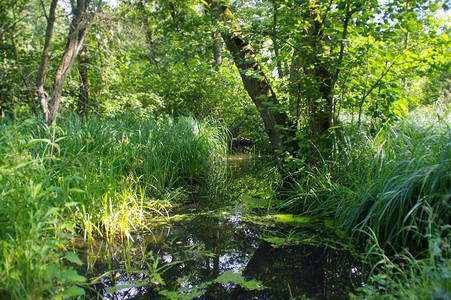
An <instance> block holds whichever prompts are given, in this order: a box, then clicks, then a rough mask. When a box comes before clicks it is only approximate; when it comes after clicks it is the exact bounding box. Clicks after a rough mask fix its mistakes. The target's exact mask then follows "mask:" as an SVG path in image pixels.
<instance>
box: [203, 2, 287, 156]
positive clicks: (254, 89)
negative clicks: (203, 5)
mask: <svg viewBox="0 0 451 300" xmlns="http://www.w3.org/2000/svg"><path fill="white" fill-rule="evenodd" d="M207 3H208V5H209V7H210V11H211V12H212V16H213V17H214V18H216V19H223V20H225V21H231V20H232V19H233V14H232V12H231V11H230V9H229V8H228V7H227V6H225V5H224V1H213V0H207ZM231 31H232V32H222V33H221V35H222V39H223V40H224V43H225V45H226V47H227V49H228V50H229V52H230V53H231V54H232V56H233V60H234V62H235V65H236V67H237V68H238V71H239V73H240V76H241V79H242V81H243V85H244V88H245V89H246V91H247V92H248V94H249V96H250V97H251V99H252V101H253V103H254V104H255V106H256V107H257V108H258V111H259V113H260V116H261V118H262V120H263V123H264V124H265V128H266V130H267V131H268V136H269V140H270V141H271V145H272V148H273V150H274V153H275V155H276V157H280V154H281V153H282V151H283V147H284V140H283V134H284V132H283V128H284V127H285V125H286V122H287V115H286V114H285V113H284V112H280V111H279V108H280V104H279V102H278V100H277V98H276V95H275V94H274V92H273V90H272V88H271V85H270V84H269V81H268V78H267V77H266V75H265V74H264V72H263V70H262V68H261V66H260V65H259V64H258V62H257V60H256V57H255V53H254V52H253V51H252V49H251V47H250V44H249V43H248V42H246V41H245V40H243V39H242V38H241V37H239V34H240V28H239V25H238V24H237V23H234V24H233V25H232V28H231Z"/></svg>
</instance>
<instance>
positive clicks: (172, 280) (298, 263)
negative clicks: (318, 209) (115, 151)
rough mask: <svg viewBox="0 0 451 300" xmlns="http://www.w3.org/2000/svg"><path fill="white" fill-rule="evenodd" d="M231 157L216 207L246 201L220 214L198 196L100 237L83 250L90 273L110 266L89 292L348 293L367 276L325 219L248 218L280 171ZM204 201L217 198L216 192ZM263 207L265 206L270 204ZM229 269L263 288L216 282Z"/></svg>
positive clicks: (139, 295) (128, 295)
mask: <svg viewBox="0 0 451 300" xmlns="http://www.w3.org/2000/svg"><path fill="white" fill-rule="evenodd" d="M230 164H231V171H230V174H231V175H230V176H231V181H230V182H229V183H228V184H227V185H226V188H225V189H224V190H220V191H218V192H217V193H216V194H215V195H216V196H215V197H217V199H216V200H218V203H219V207H221V206H222V207H223V206H224V203H236V202H241V205H236V206H233V207H232V208H228V209H227V211H228V214H224V215H219V214H216V215H215V214H205V213H199V209H201V208H202V207H205V205H204V204H205V203H200V202H199V203H198V206H193V207H191V210H190V211H189V214H190V215H191V217H190V218H187V219H181V220H177V221H176V222H172V223H170V224H165V225H159V226H158V227H156V228H153V229H152V233H149V232H147V233H141V234H138V235H136V236H134V241H130V242H128V243H125V244H117V245H113V246H112V245H108V244H105V243H102V242H98V243H97V244H99V245H98V246H96V247H92V248H91V249H89V251H86V255H85V257H84V260H85V261H87V262H88V264H87V266H88V271H87V272H88V273H85V274H86V275H87V276H88V277H90V278H95V277H96V276H101V275H102V274H105V272H108V273H107V274H106V275H105V276H102V277H99V280H98V282H97V283H96V284H95V285H93V286H92V290H91V291H87V298H90V299H92V298H96V297H98V298H101V299H167V297H165V296H163V295H162V293H166V292H167V291H169V292H171V291H172V292H175V294H172V296H174V295H175V299H190V298H191V297H196V299H290V298H291V297H293V298H296V297H297V298H303V297H309V298H312V299H348V298H349V296H348V295H349V292H352V291H353V290H354V289H355V288H356V287H359V286H361V282H362V278H363V277H364V275H365V274H362V273H364V272H362V266H361V263H360V262H359V261H357V260H356V259H355V257H354V256H353V255H352V253H351V252H350V251H349V250H348V249H347V248H346V247H340V246H339V245H340V244H339V243H336V242H335V241H337V240H339V238H338V237H337V236H336V235H335V234H334V233H333V231H332V230H322V229H321V228H322V225H320V224H313V225H305V226H297V227H293V226H286V225H283V224H280V223H279V224H277V226H270V225H269V224H267V223H264V222H263V223H259V224H257V223H256V222H246V221H245V220H250V218H243V214H244V213H246V212H249V210H250V209H252V208H255V207H259V206H258V205H257V206H256V203H255V202H256V201H254V200H258V199H263V198H264V197H265V195H268V194H270V193H272V188H273V187H272V183H273V182H275V181H276V180H277V174H276V173H275V172H274V170H273V166H272V165H271V164H269V163H267V162H266V160H264V159H263V160H255V159H249V156H247V155H246V156H236V157H233V161H231V162H230ZM224 199H226V200H227V199H228V201H225V200H224ZM204 200H205V201H206V203H208V202H214V201H213V199H212V198H211V195H210V198H208V197H206V198H205V199H204ZM243 207H247V210H246V209H244V208H243ZM261 207H262V209H261V210H260V211H266V210H265V208H266V207H267V206H266V205H265V204H264V205H262V206H261ZM178 213H182V211H181V212H178ZM276 245H277V246H279V247H275V246H276ZM85 272H86V270H85ZM227 272H233V273H239V274H242V275H243V276H244V277H245V278H246V279H247V280H251V279H254V278H255V279H258V280H260V281H261V282H262V284H263V285H264V289H262V290H254V291H248V290H246V289H244V288H243V287H241V286H240V284H237V283H236V282H234V281H229V282H223V281H221V282H214V280H215V279H216V278H218V277H219V276H221V275H223V274H226V273H227ZM206 283H210V284H208V285H206ZM165 291H166V292H165ZM166 294H168V293H166Z"/></svg>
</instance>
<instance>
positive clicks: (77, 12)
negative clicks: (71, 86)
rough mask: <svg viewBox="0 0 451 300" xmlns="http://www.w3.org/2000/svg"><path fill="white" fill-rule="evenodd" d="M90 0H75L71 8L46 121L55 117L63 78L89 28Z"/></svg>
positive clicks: (72, 63) (68, 70)
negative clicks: (73, 6) (65, 39)
mask: <svg viewBox="0 0 451 300" xmlns="http://www.w3.org/2000/svg"><path fill="white" fill-rule="evenodd" d="M90 2H91V1H90V0H77V6H76V7H75V9H74V10H73V19H72V22H71V25H70V31H69V37H68V41H67V44H66V50H65V51H64V54H63V57H62V58H61V62H60V64H59V66H58V68H57V69H56V73H55V81H54V84H53V91H52V95H51V97H50V100H49V117H48V119H47V120H46V121H51V120H53V119H54V118H55V115H56V112H57V111H58V108H59V104H60V102H61V93H62V91H63V84H64V80H65V79H66V77H67V75H68V74H69V72H70V69H71V68H72V66H73V65H74V63H75V59H76V57H77V55H78V53H79V51H80V49H81V47H82V46H83V43H84V40H85V36H86V32H87V31H88V29H89V24H87V16H88V9H89V3H90Z"/></svg>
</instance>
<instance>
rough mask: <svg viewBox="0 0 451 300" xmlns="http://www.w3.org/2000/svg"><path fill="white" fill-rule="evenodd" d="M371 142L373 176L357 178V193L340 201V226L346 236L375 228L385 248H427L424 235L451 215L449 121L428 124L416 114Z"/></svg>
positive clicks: (383, 131) (442, 223)
mask: <svg viewBox="0 0 451 300" xmlns="http://www.w3.org/2000/svg"><path fill="white" fill-rule="evenodd" d="M368 142H370V145H369V146H371V148H370V149H368V148H369V147H368V146H367V147H366V148H367V149H368V150H371V149H372V151H370V152H369V153H372V155H371V156H369V157H368V158H369V159H368V160H367V161H366V162H364V163H363V164H366V165H367V167H366V168H365V169H367V170H369V171H370V173H369V174H368V175H369V176H368V177H367V178H365V177H363V178H362V177H356V179H358V180H360V181H361V184H360V185H359V187H358V189H357V191H358V193H356V194H353V196H352V197H349V195H346V194H345V195H344V196H345V197H346V199H343V198H342V200H340V203H339V205H338V206H337V210H336V215H335V216H336V221H337V224H339V226H340V227H341V228H342V229H344V230H346V231H348V232H353V231H355V230H363V229H365V228H371V230H373V231H374V232H375V234H376V236H377V238H378V241H379V243H380V244H381V245H382V246H383V247H387V246H390V247H395V246H394V245H396V247H409V248H410V249H411V250H413V251H422V249H426V248H427V239H425V238H424V237H425V235H427V234H430V232H431V231H432V230H435V229H436V228H435V227H437V226H444V225H446V224H449V220H450V216H451V208H450V203H449V200H450V197H451V129H450V127H449V123H447V121H446V120H443V119H439V120H437V123H435V124H428V123H427V122H421V119H420V118H418V116H417V117H416V118H415V119H407V120H405V121H404V122H402V123H400V124H397V125H395V126H392V127H390V128H387V129H385V130H382V131H380V132H379V133H378V134H377V135H376V136H375V137H374V138H372V139H368ZM359 156H360V157H361V155H359ZM360 164H362V162H359V165H360ZM350 167H351V168H352V170H354V169H355V167H354V166H350Z"/></svg>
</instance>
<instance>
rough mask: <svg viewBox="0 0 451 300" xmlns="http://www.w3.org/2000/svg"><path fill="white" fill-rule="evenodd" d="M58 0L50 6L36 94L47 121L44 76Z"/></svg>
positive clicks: (53, 1)
mask: <svg viewBox="0 0 451 300" xmlns="http://www.w3.org/2000/svg"><path fill="white" fill-rule="evenodd" d="M57 4H58V0H52V3H51V4H50V12H49V15H48V17H47V29H46V31H45V42H44V50H43V52H42V57H41V64H40V66H39V70H38V75H37V78H36V94H37V96H38V102H39V103H40V105H41V110H42V115H43V118H44V120H45V121H48V120H49V117H50V111H49V104H48V101H47V97H46V95H45V91H44V74H45V69H46V68H47V63H48V61H49V51H50V41H51V40H52V36H53V26H54V24H55V11H56V5H57Z"/></svg>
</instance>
